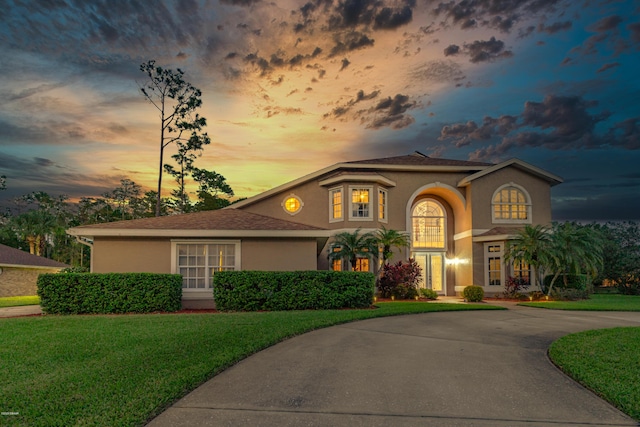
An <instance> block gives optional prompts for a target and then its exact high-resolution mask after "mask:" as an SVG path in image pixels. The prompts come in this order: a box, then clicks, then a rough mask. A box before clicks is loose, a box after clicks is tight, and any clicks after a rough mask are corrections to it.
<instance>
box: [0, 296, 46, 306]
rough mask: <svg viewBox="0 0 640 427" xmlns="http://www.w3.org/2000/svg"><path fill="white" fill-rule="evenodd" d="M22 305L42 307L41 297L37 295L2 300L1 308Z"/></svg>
mask: <svg viewBox="0 0 640 427" xmlns="http://www.w3.org/2000/svg"><path fill="white" fill-rule="evenodd" d="M20 305H40V297H38V296H37V295H33V296H26V297H4V298H0V308H2V307H17V306H20Z"/></svg>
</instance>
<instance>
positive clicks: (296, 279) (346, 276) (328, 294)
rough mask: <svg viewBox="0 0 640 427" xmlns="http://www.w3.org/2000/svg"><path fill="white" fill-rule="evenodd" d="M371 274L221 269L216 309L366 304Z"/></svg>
mask: <svg viewBox="0 0 640 427" xmlns="http://www.w3.org/2000/svg"><path fill="white" fill-rule="evenodd" d="M374 291H375V276H374V275H373V273H361V272H354V271H220V272H216V274H214V276H213V295H214V299H215V301H216V308H217V309H218V310H223V311H257V310H267V311H280V310H314V309H338V308H363V307H369V306H370V305H371V303H372V301H373V294H374Z"/></svg>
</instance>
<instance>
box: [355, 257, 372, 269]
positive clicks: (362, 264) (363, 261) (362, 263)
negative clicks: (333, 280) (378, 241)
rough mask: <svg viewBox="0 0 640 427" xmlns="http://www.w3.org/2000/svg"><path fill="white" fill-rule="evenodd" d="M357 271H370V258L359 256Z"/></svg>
mask: <svg viewBox="0 0 640 427" xmlns="http://www.w3.org/2000/svg"><path fill="white" fill-rule="evenodd" d="M355 271H369V258H357V259H356V268H355Z"/></svg>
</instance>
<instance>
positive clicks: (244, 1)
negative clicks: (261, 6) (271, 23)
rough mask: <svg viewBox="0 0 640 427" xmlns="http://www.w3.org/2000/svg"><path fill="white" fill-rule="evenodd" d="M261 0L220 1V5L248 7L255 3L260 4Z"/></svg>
mask: <svg viewBox="0 0 640 427" xmlns="http://www.w3.org/2000/svg"><path fill="white" fill-rule="evenodd" d="M260 1H261V0H220V3H224V4H230V5H233V6H243V7H248V6H252V5H254V4H256V3H260Z"/></svg>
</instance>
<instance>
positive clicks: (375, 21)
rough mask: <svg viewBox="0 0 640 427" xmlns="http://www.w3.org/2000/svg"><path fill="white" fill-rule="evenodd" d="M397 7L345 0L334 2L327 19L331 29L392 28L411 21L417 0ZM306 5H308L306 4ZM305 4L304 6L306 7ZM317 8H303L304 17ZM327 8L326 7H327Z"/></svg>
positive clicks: (373, 2) (367, 1) (380, 3)
mask: <svg viewBox="0 0 640 427" xmlns="http://www.w3.org/2000/svg"><path fill="white" fill-rule="evenodd" d="M399 3H400V4H399V5H397V6H396V7H390V6H389V5H385V4H384V2H381V1H378V0H345V1H340V2H336V3H334V4H333V8H332V10H331V13H330V14H329V17H328V19H327V26H328V30H329V31H334V30H342V29H347V28H352V29H353V28H356V27H360V28H369V27H372V28H374V29H382V30H390V29H395V28H398V27H401V26H403V25H406V24H408V23H409V22H411V19H412V18H413V8H414V7H415V0H409V1H401V2H399ZM305 6H306V5H305ZM305 6H303V7H305ZM315 9H316V8H311V7H307V8H306V9H305V11H302V10H301V13H302V15H303V17H305V18H306V19H308V18H309V16H310V12H313V11H315ZM325 10H326V8H325Z"/></svg>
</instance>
